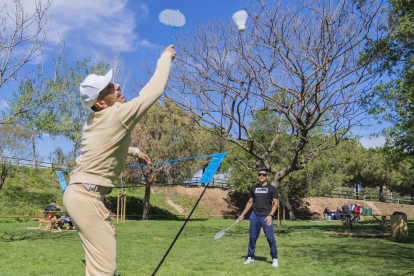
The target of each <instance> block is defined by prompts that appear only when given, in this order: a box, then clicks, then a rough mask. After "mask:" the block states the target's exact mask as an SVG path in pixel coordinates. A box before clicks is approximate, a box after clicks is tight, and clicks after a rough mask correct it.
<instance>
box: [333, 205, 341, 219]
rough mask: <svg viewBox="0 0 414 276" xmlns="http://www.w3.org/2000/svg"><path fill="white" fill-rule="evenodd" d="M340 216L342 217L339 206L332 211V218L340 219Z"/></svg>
mask: <svg viewBox="0 0 414 276" xmlns="http://www.w3.org/2000/svg"><path fill="white" fill-rule="evenodd" d="M341 218H342V211H341V209H340V208H339V207H337V208H336V211H335V213H334V219H336V220H340V219H341Z"/></svg>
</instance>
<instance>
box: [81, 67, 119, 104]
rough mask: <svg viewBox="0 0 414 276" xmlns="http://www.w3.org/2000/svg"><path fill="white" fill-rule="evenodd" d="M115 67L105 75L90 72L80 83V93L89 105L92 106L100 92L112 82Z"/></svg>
mask: <svg viewBox="0 0 414 276" xmlns="http://www.w3.org/2000/svg"><path fill="white" fill-rule="evenodd" d="M113 75H114V69H111V70H109V71H108V73H106V75H105V76H100V75H96V74H90V75H89V76H87V77H86V78H85V79H84V80H83V82H82V83H81V84H80V88H79V89H80V94H81V98H82V100H84V102H85V104H86V106H87V107H92V106H93V103H94V102H95V101H96V99H97V98H98V96H99V93H100V92H101V91H102V90H103V89H104V88H105V87H106V86H107V85H108V84H109V83H110V82H111V80H112V76H113Z"/></svg>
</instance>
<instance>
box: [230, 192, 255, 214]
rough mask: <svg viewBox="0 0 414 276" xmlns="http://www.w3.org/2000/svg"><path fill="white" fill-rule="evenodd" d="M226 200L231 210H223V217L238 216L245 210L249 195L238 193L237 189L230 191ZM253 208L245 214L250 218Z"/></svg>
mask: <svg viewBox="0 0 414 276" xmlns="http://www.w3.org/2000/svg"><path fill="white" fill-rule="evenodd" d="M224 201H225V202H226V203H227V204H229V206H230V208H229V211H223V218H237V217H238V216H240V214H241V212H243V210H244V207H245V206H246V203H247V201H249V197H248V195H246V194H241V193H238V192H237V191H230V192H229V193H228V195H227V198H225V199H224ZM251 212H252V211H251V210H250V211H249V212H248V213H247V214H246V215H245V218H248V217H249V216H250V214H251Z"/></svg>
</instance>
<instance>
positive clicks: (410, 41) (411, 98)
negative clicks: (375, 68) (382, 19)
mask: <svg viewBox="0 0 414 276" xmlns="http://www.w3.org/2000/svg"><path fill="white" fill-rule="evenodd" d="M386 14H387V17H388V24H387V25H388V27H389V32H388V35H387V36H386V37H384V38H382V39H377V40H375V39H372V40H371V41H370V42H369V44H368V45H367V48H366V51H365V52H364V53H363V55H362V56H361V59H364V58H366V57H371V56H375V61H376V62H377V63H381V64H382V66H383V67H384V69H385V71H384V74H386V75H387V77H388V78H389V79H391V80H389V81H385V80H384V82H382V83H381V84H379V85H378V86H376V87H375V89H374V90H373V91H372V92H371V93H369V94H368V95H366V96H365V97H364V98H363V100H364V103H365V105H366V106H367V107H369V113H370V114H372V115H373V116H374V118H375V119H377V120H378V122H379V123H383V122H388V123H390V124H391V127H389V128H386V129H384V130H383V131H382V132H381V134H382V135H384V136H385V137H386V146H389V147H391V148H392V149H394V150H396V151H398V153H397V154H395V155H394V157H396V158H397V159H398V158H404V156H406V155H411V156H412V155H413V154H414V139H413V138H414V137H413V132H412V130H413V128H414V112H413V111H414V85H413V84H414V36H413V34H414V3H413V1H410V0H389V1H388V5H387V6H386ZM379 52H383V53H384V54H381V55H377V53H379Z"/></svg>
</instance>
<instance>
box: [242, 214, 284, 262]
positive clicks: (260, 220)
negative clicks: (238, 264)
mask: <svg viewBox="0 0 414 276" xmlns="http://www.w3.org/2000/svg"><path fill="white" fill-rule="evenodd" d="M265 218H266V217H259V216H257V215H256V214H255V213H254V212H252V214H251V215H250V241H249V249H248V251H247V256H248V257H251V258H254V251H255V250H256V241H257V238H259V234H260V227H262V228H263V231H264V233H265V234H266V238H267V242H268V243H269V247H270V255H271V256H272V258H273V259H277V249H276V239H275V233H274V231H273V223H272V225H270V226H267V225H266V222H265V221H264V220H265Z"/></svg>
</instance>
